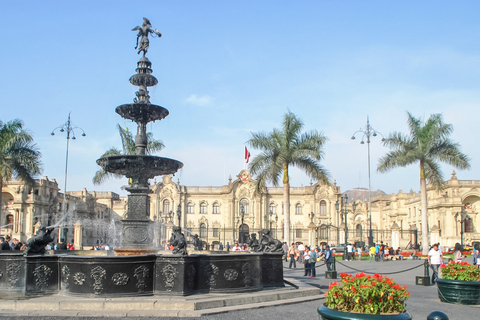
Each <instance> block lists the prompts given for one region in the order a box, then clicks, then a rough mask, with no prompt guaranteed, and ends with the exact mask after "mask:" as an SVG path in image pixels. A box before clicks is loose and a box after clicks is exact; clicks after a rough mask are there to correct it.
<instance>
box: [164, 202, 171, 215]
mask: <svg viewBox="0 0 480 320" xmlns="http://www.w3.org/2000/svg"><path fill="white" fill-rule="evenodd" d="M169 212H170V201H168V199H165V200H163V213H164V214H167V213H169Z"/></svg>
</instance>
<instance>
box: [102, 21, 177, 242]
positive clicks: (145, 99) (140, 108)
mask: <svg viewBox="0 0 480 320" xmlns="http://www.w3.org/2000/svg"><path fill="white" fill-rule="evenodd" d="M151 28H152V25H151V24H150V21H149V20H148V19H147V18H143V24H142V26H141V27H138V26H137V27H135V28H134V29H133V30H134V31H137V30H138V35H137V46H136V47H135V49H137V48H138V49H139V50H138V53H139V54H140V53H141V52H143V56H142V57H141V58H140V60H139V61H138V62H137V69H136V72H137V73H136V74H134V75H133V76H132V77H130V83H131V84H133V85H134V86H137V87H139V89H138V91H137V92H136V93H135V94H136V96H137V97H136V98H135V99H134V100H133V101H134V103H128V104H122V105H120V106H118V107H117V109H116V110H115V111H116V112H117V113H118V114H119V115H120V116H121V117H122V118H124V119H128V120H132V121H134V122H136V123H137V136H136V137H135V147H136V155H120V156H111V157H105V158H100V159H98V160H97V164H98V165H100V166H101V167H102V168H103V169H104V170H105V171H107V172H112V173H116V174H120V175H125V176H126V177H127V178H129V181H131V184H130V185H129V187H127V188H126V189H127V191H129V194H128V209H127V213H126V216H125V219H123V220H122V229H123V239H122V248H123V249H130V248H139V249H151V248H152V239H151V234H152V232H151V223H152V221H151V220H150V218H149V216H150V196H149V193H150V192H151V191H150V186H149V183H148V179H152V178H154V177H156V176H160V175H165V174H172V173H175V172H177V171H178V170H179V169H180V168H182V167H183V163H181V162H179V161H177V160H173V159H168V158H162V157H157V156H149V155H146V148H147V144H148V138H147V132H146V128H147V124H148V123H149V122H152V121H157V120H162V119H164V118H165V117H166V116H168V110H167V109H165V108H163V107H161V106H158V105H155V104H152V103H150V96H149V94H148V93H149V92H148V87H153V86H155V85H157V83H158V81H157V79H156V78H155V77H154V76H153V75H152V72H153V70H152V68H151V67H152V63H151V62H150V61H149V60H148V58H147V57H146V56H145V55H146V53H147V51H148V47H149V40H148V36H149V35H152V36H158V37H160V36H161V34H160V32H158V31H157V30H152V29H151ZM139 39H140V45H139V43H138V42H139Z"/></svg>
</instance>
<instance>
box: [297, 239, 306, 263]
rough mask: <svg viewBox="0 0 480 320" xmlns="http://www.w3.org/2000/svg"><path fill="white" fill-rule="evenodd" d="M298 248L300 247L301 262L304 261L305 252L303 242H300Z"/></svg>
mask: <svg viewBox="0 0 480 320" xmlns="http://www.w3.org/2000/svg"><path fill="white" fill-rule="evenodd" d="M297 249H298V252H299V253H300V256H299V257H298V259H299V260H300V262H303V253H304V251H305V246H304V245H303V244H302V243H300V244H299V245H298V247H297Z"/></svg>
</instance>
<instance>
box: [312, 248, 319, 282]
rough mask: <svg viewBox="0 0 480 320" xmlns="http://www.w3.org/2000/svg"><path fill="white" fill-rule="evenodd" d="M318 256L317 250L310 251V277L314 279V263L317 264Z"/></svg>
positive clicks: (315, 273) (315, 274)
mask: <svg viewBox="0 0 480 320" xmlns="http://www.w3.org/2000/svg"><path fill="white" fill-rule="evenodd" d="M319 256H320V253H319V252H318V248H316V249H315V250H312V251H310V269H311V271H310V277H312V278H314V277H316V276H317V271H316V270H315V263H316V262H317V258H318V257H319Z"/></svg>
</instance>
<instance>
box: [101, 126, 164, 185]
mask: <svg viewBox="0 0 480 320" xmlns="http://www.w3.org/2000/svg"><path fill="white" fill-rule="evenodd" d="M117 128H118V133H119V134H120V138H121V139H122V150H118V149H117V148H115V147H113V148H110V149H108V150H107V151H105V153H104V154H102V156H101V158H105V157H110V156H120V155H135V154H136V148H135V138H134V137H133V134H132V132H131V131H130V130H128V128H127V127H125V128H122V126H120V125H119V124H117ZM147 139H148V143H147V149H146V153H147V154H152V153H154V152H156V151H160V150H162V149H163V148H164V147H165V145H164V144H163V142H162V141H161V140H155V139H153V135H152V133H151V132H149V133H147ZM111 176H114V177H117V178H121V177H123V176H122V175H119V174H115V173H111V172H107V171H105V170H104V169H103V168H101V169H99V170H98V171H97V172H96V173H95V176H94V177H93V179H92V181H93V184H97V185H98V184H101V183H102V182H104V181H105V180H106V179H107V178H109V177H111Z"/></svg>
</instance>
